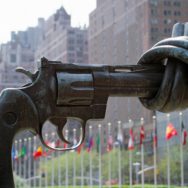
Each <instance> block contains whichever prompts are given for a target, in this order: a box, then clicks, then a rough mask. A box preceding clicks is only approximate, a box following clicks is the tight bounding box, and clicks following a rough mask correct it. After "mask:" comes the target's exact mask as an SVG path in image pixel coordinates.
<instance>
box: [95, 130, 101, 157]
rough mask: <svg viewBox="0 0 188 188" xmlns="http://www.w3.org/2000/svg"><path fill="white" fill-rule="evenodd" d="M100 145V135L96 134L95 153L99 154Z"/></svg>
mask: <svg viewBox="0 0 188 188" xmlns="http://www.w3.org/2000/svg"><path fill="white" fill-rule="evenodd" d="M100 144H101V139H100V134H99V133H98V135H97V140H96V146H97V152H98V153H99V152H100Z"/></svg>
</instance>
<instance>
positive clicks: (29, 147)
mask: <svg viewBox="0 0 188 188" xmlns="http://www.w3.org/2000/svg"><path fill="white" fill-rule="evenodd" d="M31 156H32V155H31V137H29V138H28V171H27V175H28V185H29V187H31V179H30V178H31Z"/></svg>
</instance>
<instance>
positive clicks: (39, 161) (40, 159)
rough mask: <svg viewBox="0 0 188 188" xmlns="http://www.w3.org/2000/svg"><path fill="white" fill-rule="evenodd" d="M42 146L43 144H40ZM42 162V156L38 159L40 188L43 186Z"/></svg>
mask: <svg viewBox="0 0 188 188" xmlns="http://www.w3.org/2000/svg"><path fill="white" fill-rule="evenodd" d="M40 144H41V142H40ZM41 161H42V156H41V157H39V158H38V176H39V187H41V185H42V175H41V166H40V165H41Z"/></svg>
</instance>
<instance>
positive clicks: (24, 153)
mask: <svg viewBox="0 0 188 188" xmlns="http://www.w3.org/2000/svg"><path fill="white" fill-rule="evenodd" d="M25 155H26V147H25V146H23V147H22V149H21V150H20V152H19V153H18V158H19V157H24V156H25Z"/></svg>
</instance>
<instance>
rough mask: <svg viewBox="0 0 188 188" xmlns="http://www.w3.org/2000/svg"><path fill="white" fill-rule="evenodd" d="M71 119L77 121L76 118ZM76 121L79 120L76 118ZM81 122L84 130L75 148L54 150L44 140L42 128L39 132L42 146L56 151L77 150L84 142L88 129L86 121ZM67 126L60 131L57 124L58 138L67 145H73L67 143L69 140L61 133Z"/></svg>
mask: <svg viewBox="0 0 188 188" xmlns="http://www.w3.org/2000/svg"><path fill="white" fill-rule="evenodd" d="M71 119H75V118H71ZM61 120H62V119H61ZM76 120H78V119H77V118H76ZM79 121H80V122H81V128H82V130H81V134H80V139H79V142H78V143H77V144H76V145H73V146H71V147H68V148H53V147H50V146H49V145H47V144H46V142H45V141H44V139H43V136H42V128H41V129H40V130H39V137H40V140H41V142H42V144H43V145H44V146H45V147H47V148H48V149H51V150H54V151H70V150H75V149H77V148H78V147H79V146H80V145H81V144H82V143H83V141H84V139H85V127H86V126H85V125H86V121H84V120H82V119H79ZM66 122H67V119H66V121H65V124H66ZM65 124H63V126H61V130H59V129H60V128H59V126H57V125H56V124H55V125H56V126H57V133H58V136H59V137H60V139H61V140H62V141H63V142H65V143H67V144H71V143H70V142H69V141H67V140H66V139H65V138H64V137H63V134H60V133H61V132H62V130H63V128H64V126H65ZM62 138H63V139H62Z"/></svg>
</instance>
